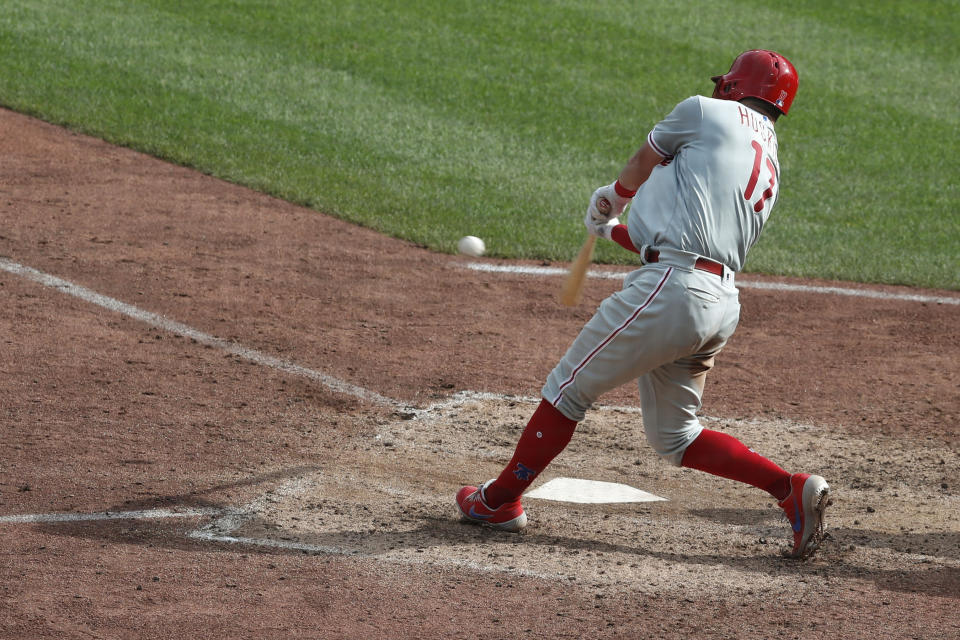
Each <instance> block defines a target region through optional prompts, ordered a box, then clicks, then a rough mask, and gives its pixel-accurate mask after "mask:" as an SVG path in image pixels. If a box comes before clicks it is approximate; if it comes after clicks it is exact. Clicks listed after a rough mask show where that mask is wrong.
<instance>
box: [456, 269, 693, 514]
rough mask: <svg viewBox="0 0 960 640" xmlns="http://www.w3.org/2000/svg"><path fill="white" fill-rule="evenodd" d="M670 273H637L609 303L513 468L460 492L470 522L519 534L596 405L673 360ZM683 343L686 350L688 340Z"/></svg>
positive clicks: (554, 385)
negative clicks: (533, 492)
mask: <svg viewBox="0 0 960 640" xmlns="http://www.w3.org/2000/svg"><path fill="white" fill-rule="evenodd" d="M669 272H670V270H668V269H644V270H642V271H638V272H635V274H633V275H632V276H631V277H630V278H629V279H628V280H627V282H626V283H625V286H624V288H623V290H621V291H619V292H617V293H615V294H613V295H612V296H610V297H609V298H607V299H606V300H604V302H603V303H602V304H601V305H600V308H599V309H598V310H597V312H596V313H595V314H594V316H593V318H591V320H590V321H589V322H588V323H587V324H586V325H585V326H584V328H583V329H582V330H581V332H580V334H579V335H578V336H577V338H576V339H575V340H574V342H573V344H572V345H571V346H570V348H569V349H568V350H567V353H566V354H565V355H564V357H563V358H562V359H561V361H560V363H559V364H558V365H557V366H556V367H555V368H554V370H553V371H552V372H551V374H550V376H548V379H547V383H546V384H545V385H544V388H543V400H542V401H541V403H540V405H539V406H538V407H537V410H536V411H535V412H534V414H533V417H532V418H531V419H530V421H529V423H528V424H527V426H526V428H525V429H524V432H523V434H522V435H521V437H520V440H519V442H518V443H517V447H516V449H515V451H514V454H513V457H512V459H511V460H510V462H509V463H508V464H507V466H506V467H504V469H503V471H502V472H501V473H500V475H499V476H498V477H497V478H495V479H494V480H492V481H490V482H488V483H486V484H484V485H483V486H482V487H479V488H478V487H464V488H463V489H461V490H460V493H458V495H457V504H458V505H459V506H460V510H461V512H462V513H463V514H464V516H466V517H467V518H468V519H470V520H482V521H484V522H488V523H491V524H494V525H498V526H499V522H500V521H504V522H510V523H511V524H510V525H509V527H507V526H503V527H501V528H509V529H510V530H516V522H514V520H515V519H516V518H519V514H520V512H521V511H522V509H521V508H520V503H519V498H520V496H521V495H522V494H523V492H524V491H525V490H526V489H527V487H529V486H530V484H531V483H533V481H534V480H535V479H536V477H537V476H538V475H539V474H540V473H541V472H542V471H543V470H544V469H545V468H546V467H547V465H548V464H550V462H551V461H552V460H553V459H554V458H555V457H556V456H557V455H558V454H559V453H560V452H561V451H563V449H564V448H565V447H566V446H567V444H568V443H569V442H570V439H571V437H572V436H573V433H574V430H575V429H576V426H577V423H578V422H579V421H580V420H582V419H583V415H584V413H585V412H586V410H587V409H589V407H590V406H591V405H592V404H593V401H594V400H596V398H598V397H599V396H600V395H602V394H603V393H605V392H606V391H609V390H610V389H612V388H614V387H617V386H619V385H621V384H623V383H625V382H627V381H629V380H633V379H635V378H636V377H637V376H638V375H640V374H641V373H643V372H644V371H647V370H649V369H650V368H652V367H655V366H657V365H658V364H659V363H661V362H664V361H667V360H669V359H671V358H672V357H675V356H674V353H675V351H676V349H677V347H676V346H675V345H673V344H672V342H671V340H670V339H668V338H661V339H657V336H659V335H660V334H662V333H663V330H662V327H675V326H684V324H683V323H678V322H676V321H674V319H672V318H671V317H670V314H671V313H672V309H673V308H674V305H671V304H670V303H669V302H667V301H666V300H665V298H668V297H669V289H668V287H666V285H667V281H668V280H669V275H670V273H669ZM680 340H681V343H682V344H684V345H686V344H689V342H690V337H689V336H682V337H681V339H680ZM641 345H643V346H641ZM500 508H503V509H504V511H503V512H500V511H499V509H500ZM471 510H472V511H473V514H471ZM475 514H478V515H475ZM478 516H479V517H478ZM524 523H525V518H524Z"/></svg>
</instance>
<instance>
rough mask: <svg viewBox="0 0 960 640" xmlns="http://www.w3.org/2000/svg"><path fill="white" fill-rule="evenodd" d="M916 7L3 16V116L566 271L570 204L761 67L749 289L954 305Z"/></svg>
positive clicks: (23, 11) (940, 116) (141, 11)
mask: <svg viewBox="0 0 960 640" xmlns="http://www.w3.org/2000/svg"><path fill="white" fill-rule="evenodd" d="M908 4H914V5H916V3H908ZM859 5H863V6H859ZM917 6H920V5H917ZM915 8H916V7H915ZM923 8H924V9H929V11H927V13H930V12H933V13H938V12H939V13H942V14H943V15H942V16H940V15H938V16H937V19H936V20H931V19H930V18H929V17H927V15H926V14H925V13H924V12H923V11H920V12H918V11H912V12H910V11H903V10H901V9H897V8H896V5H893V4H890V3H887V2H881V3H875V4H870V5H865V4H863V3H862V2H860V3H858V7H857V8H856V9H855V10H850V9H846V8H845V9H843V10H842V11H839V12H838V11H837V10H836V8H835V7H833V5H830V4H828V3H824V2H810V3H805V4H804V6H803V7H801V8H799V9H794V8H788V7H779V6H778V7H768V6H766V5H759V4H756V3H751V2H735V1H732V0H727V1H720V2H717V3H710V4H708V5H704V4H702V3H692V2H678V3H674V4H672V5H669V6H665V5H659V4H654V3H645V4H644V5H643V6H638V5H636V3H626V2H603V3H588V2H576V1H574V0H565V1H562V2H549V3H547V2H539V3H538V2H531V3H523V4H522V5H516V4H515V3H502V2H489V3H471V4H466V3H464V4H460V3H456V4H451V3H447V2H439V1H438V0H433V1H430V0H425V1H424V2H419V3H404V2H373V1H372V0H371V1H367V2H360V1H358V2H351V3H339V2H304V1H301V2H294V1H290V2H284V3H273V4H271V3H251V2H244V1H220V2H207V3H203V4H202V5H191V6H189V7H182V6H180V5H174V4H171V3H168V2H164V1H161V0H152V1H145V0H141V1H139V2H119V1H114V2H107V1H103V0H101V1H97V2H92V1H90V0H87V1H83V0H78V1H77V2H75V3H70V4H64V3H59V2H52V1H43V0H20V1H16V0H11V1H10V2H9V11H7V12H5V13H4V14H0V55H3V56H4V59H5V61H9V63H8V64H7V65H6V66H5V67H4V69H0V102H3V103H5V104H8V105H12V106H14V107H16V108H19V109H22V110H25V111H27V112H30V113H35V114H39V115H41V116H43V117H45V118H47V119H51V120H54V121H58V122H63V123H68V124H70V125H71V126H74V127H77V128H80V129H82V130H85V131H88V132H91V133H94V134H95V135H99V136H102V137H105V138H107V139H110V140H112V141H115V142H120V143H122V144H127V145H130V146H134V147H137V148H140V149H143V150H146V151H148V152H150V153H154V154H156V155H159V156H162V157H165V158H168V159H172V160H175V161H177V162H180V163H183V164H188V165H192V166H196V167H199V168H201V169H202V170H204V171H207V172H210V173H213V174H215V175H218V176H221V177H224V178H227V179H229V180H233V181H237V182H241V183H244V184H247V185H249V186H253V187H254V188H257V189H261V190H263V191H266V192H268V193H271V194H273V195H277V196H280V197H283V198H286V199H290V200H293V201H295V202H299V203H302V204H307V205H308V206H312V207H315V208H318V209H322V210H327V211H333V212H335V213H336V214H337V215H340V216H342V217H344V218H346V219H349V220H352V221H355V222H360V223H362V224H365V225H368V226H372V227H375V228H377V229H380V230H382V231H385V232H387V233H390V234H393V235H397V236H399V237H403V238H407V239H410V240H413V241H416V242H420V243H424V244H427V245H428V246H430V247H433V248H435V249H441V250H447V251H452V250H453V248H454V243H455V242H456V239H457V238H458V237H459V236H461V235H464V234H465V233H471V234H473V235H480V236H481V237H484V239H485V240H486V241H487V245H488V247H489V248H490V250H491V252H492V253H493V254H494V255H498V256H504V257H527V258H531V257H539V258H546V259H562V260H568V259H570V257H571V256H572V255H573V253H574V252H575V250H576V247H577V246H578V244H579V242H580V241H581V239H582V233H583V232H582V230H581V228H580V227H579V218H580V211H581V210H582V208H583V206H584V202H585V201H586V197H587V196H588V195H589V193H590V191H592V189H593V188H595V187H596V185H597V184H599V183H600V182H603V181H606V180H608V179H612V178H611V176H613V175H615V173H616V171H617V170H618V169H619V167H620V165H621V164H622V162H623V161H624V160H625V159H626V157H628V156H629V154H630V153H631V152H632V151H633V148H634V147H635V146H636V145H637V144H638V143H639V140H641V139H642V137H643V134H645V132H646V129H647V128H649V126H651V125H652V124H653V122H654V121H655V120H656V119H657V118H658V117H660V116H662V115H663V114H664V113H665V111H666V110H668V109H669V108H670V107H671V106H672V105H673V104H674V103H675V102H676V101H677V100H678V99H679V98H681V97H684V96H686V95H689V94H692V93H697V92H701V93H705V92H708V91H709V86H708V83H707V80H706V78H707V77H708V76H709V75H710V74H711V73H714V72H716V71H717V70H718V65H719V66H725V65H726V64H728V62H729V59H730V58H731V57H732V56H733V55H734V54H735V53H736V52H737V51H739V50H742V49H744V48H749V47H752V46H768V47H771V48H777V49H781V50H783V51H784V52H786V53H788V54H789V55H791V57H793V58H794V61H795V62H797V64H798V66H799V67H800V68H801V78H802V82H801V91H800V95H799V97H798V100H797V103H796V106H797V108H796V109H795V110H794V113H793V114H791V116H790V117H789V118H788V119H787V120H786V122H785V123H784V126H783V127H781V141H782V153H781V160H782V162H783V165H784V170H785V176H786V179H785V182H784V186H783V191H782V192H781V204H780V205H778V209H777V212H776V213H775V214H774V217H773V218H772V219H771V223H770V226H769V230H768V231H767V232H766V233H765V235H764V238H763V239H762V240H761V243H760V244H759V245H758V247H757V248H756V250H755V251H754V252H753V253H752V254H751V260H750V261H749V263H748V265H747V266H748V268H749V269H751V270H763V271H769V272H772V273H783V274H789V275H810V276H818V275H819V276H821V277H838V278H846V279H863V280H867V281H878V282H891V283H905V284H917V285H923V286H932V287H945V288H958V287H960V266H958V260H960V258H958V255H957V250H956V247H957V246H958V245H960V230H958V214H957V209H958V207H957V200H958V198H957V186H956V182H957V181H956V180H955V176H956V175H957V174H958V173H960V169H958V165H957V162H958V160H957V158H958V155H960V154H957V153H955V151H956V147H957V141H956V137H955V135H954V134H953V132H954V131H955V129H956V125H957V124H958V123H957V118H958V113H957V111H956V109H955V104H956V103H957V100H956V98H957V90H958V89H957V88H956V86H955V83H954V82H953V81H952V74H951V72H950V70H951V69H952V68H954V67H955V66H956V62H957V55H956V51H952V50H951V48H950V47H944V46H943V45H942V43H932V44H931V46H930V48H926V47H925V46H924V45H923V43H924V38H923V36H924V34H926V33H930V34H933V35H936V34H937V33H940V34H943V33H950V32H951V31H950V27H955V26H956V25H957V18H956V17H955V15H954V14H953V13H950V12H945V11H941V10H940V9H939V8H937V6H931V7H923ZM770 25H779V28H778V29H771V27H770ZM761 33H762V34H765V35H764V36H763V38H762V41H761V42H758V40H757V34H761ZM720 70H723V69H720ZM601 244H602V245H606V243H601ZM892 246H897V247H898V253H897V254H896V255H897V256H899V255H904V256H909V259H906V260H905V259H900V258H899V257H895V258H894V259H891V258H890V248H891V247H892ZM597 256H598V259H599V260H601V261H607V262H627V261H629V260H630V258H631V257H630V256H628V255H626V254H625V252H622V251H621V250H619V249H618V248H616V247H612V246H601V247H599V250H598V252H597Z"/></svg>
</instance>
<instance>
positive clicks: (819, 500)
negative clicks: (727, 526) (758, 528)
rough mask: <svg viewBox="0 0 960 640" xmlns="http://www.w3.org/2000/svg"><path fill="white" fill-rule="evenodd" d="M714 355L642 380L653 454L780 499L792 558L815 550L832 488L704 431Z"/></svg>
mask: <svg viewBox="0 0 960 640" xmlns="http://www.w3.org/2000/svg"><path fill="white" fill-rule="evenodd" d="M712 363H713V357H712V355H710V356H707V357H701V358H686V359H682V360H679V361H677V362H674V363H670V364H668V365H664V366H661V367H659V368H657V369H656V370H654V371H651V372H650V373H648V374H646V375H644V376H642V377H641V378H640V380H639V388H640V397H641V406H642V411H643V421H644V429H645V430H646V433H647V438H648V440H649V441H650V443H651V445H652V446H653V448H654V449H655V450H656V451H657V452H658V453H659V454H660V455H661V456H662V457H664V458H665V459H666V460H668V461H669V462H671V463H673V464H675V465H677V466H683V467H687V468H691V469H697V470H699V471H704V472H706V473H710V474H712V475H715V476H720V477H723V478H728V479H730V480H735V481H738V482H743V483H745V484H749V485H752V486H754V487H757V488H759V489H762V490H764V491H766V492H767V493H769V494H770V495H771V496H773V497H774V498H776V499H777V502H778V504H779V505H780V507H781V508H782V509H783V510H784V513H786V515H787V518H788V519H789V521H790V524H791V527H792V529H793V533H794V544H793V549H792V551H791V552H790V555H792V556H794V557H802V556H804V555H806V554H808V553H809V552H811V551H812V550H814V549H816V548H817V546H818V545H819V543H820V540H821V538H822V534H823V513H824V510H825V509H826V507H827V505H828V504H829V501H828V499H827V495H828V494H829V491H830V488H829V486H828V485H827V483H826V481H825V480H824V479H823V478H821V477H820V476H816V475H810V474H801V473H797V474H791V473H789V472H787V471H785V470H784V469H782V468H781V467H780V466H779V465H777V464H776V463H775V462H773V461H771V460H769V459H768V458H766V457H764V456H762V455H760V454H759V453H757V452H755V451H753V450H752V449H750V448H749V447H747V446H746V445H744V444H743V443H742V442H741V441H740V440H738V439H737V438H735V437H733V436H731V435H729V434H726V433H723V432H719V431H712V430H709V429H704V428H703V427H702V426H701V425H700V423H699V420H698V419H697V417H696V412H697V411H698V410H699V408H700V402H701V397H702V394H703V383H704V380H705V377H706V373H707V371H708V370H709V369H710V367H711V366H712Z"/></svg>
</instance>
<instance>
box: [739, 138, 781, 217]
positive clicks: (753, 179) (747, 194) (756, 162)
mask: <svg viewBox="0 0 960 640" xmlns="http://www.w3.org/2000/svg"><path fill="white" fill-rule="evenodd" d="M750 144H751V145H753V151H754V156H753V171H751V172H750V181H749V182H748V183H747V190H746V191H744V192H743V197H744V199H745V200H749V199H750V198H752V197H753V192H754V190H755V189H756V188H757V181H758V180H759V179H760V160H761V159H765V160H766V161H767V168H768V169H770V186H769V187H767V188H766V189H765V190H764V191H763V193H762V194H761V195H760V199H759V200H757V201H756V202H754V203H753V212H754V213H760V212H761V211H762V210H763V203H764V202H766V201H767V200H769V199H770V198H772V197H773V186H774V185H775V184H776V181H777V169H776V167H774V166H773V161H772V160H770V157H769V156H767V157H766V158H763V147H761V146H760V143H759V142H757V141H756V140H751V141H750Z"/></svg>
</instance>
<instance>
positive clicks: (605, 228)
mask: <svg viewBox="0 0 960 640" xmlns="http://www.w3.org/2000/svg"><path fill="white" fill-rule="evenodd" d="M618 224H620V218H616V217H614V218H610V219H609V220H604V221H602V222H597V221H596V220H594V219H593V216H591V215H590V212H589V211H588V212H587V215H586V216H584V218H583V226H585V227H586V228H587V232H588V233H589V234H590V235H594V236H597V237H598V238H603V239H604V240H610V239H611V236H612V235H613V228H614V227H616V226H617V225H618Z"/></svg>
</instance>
